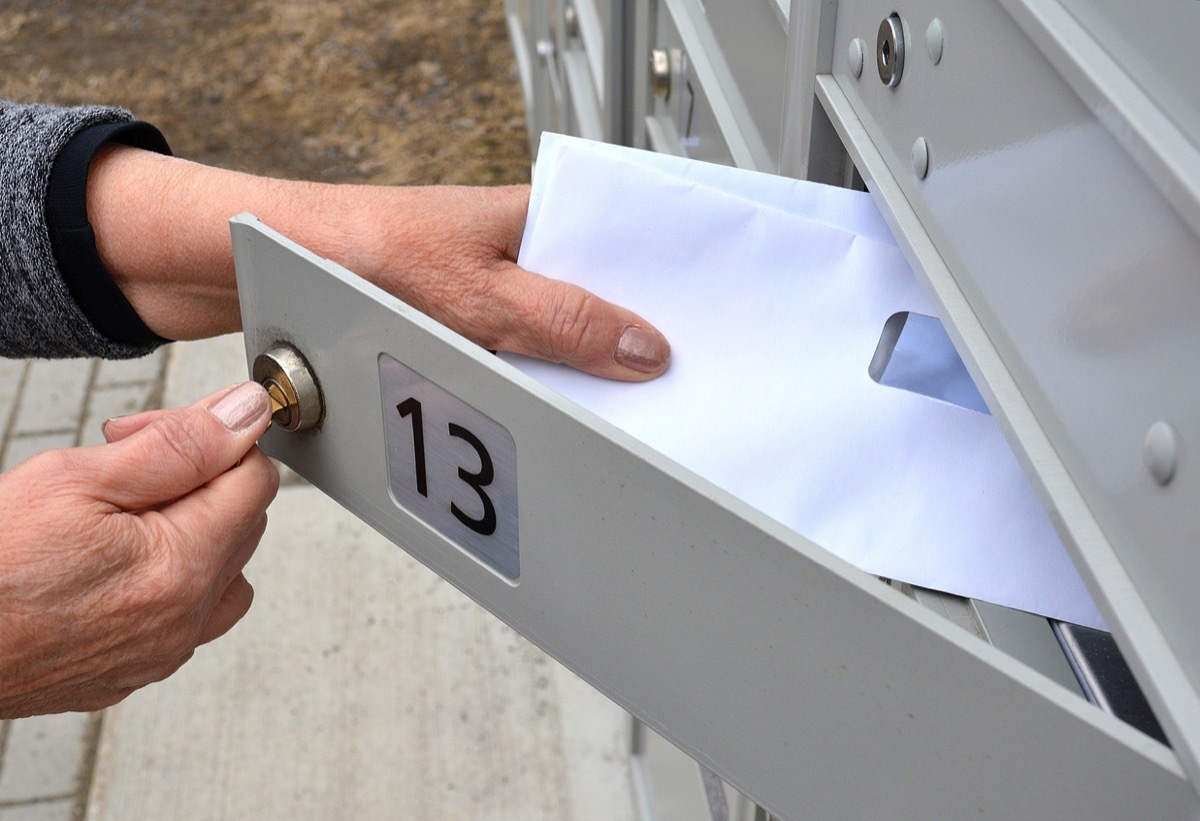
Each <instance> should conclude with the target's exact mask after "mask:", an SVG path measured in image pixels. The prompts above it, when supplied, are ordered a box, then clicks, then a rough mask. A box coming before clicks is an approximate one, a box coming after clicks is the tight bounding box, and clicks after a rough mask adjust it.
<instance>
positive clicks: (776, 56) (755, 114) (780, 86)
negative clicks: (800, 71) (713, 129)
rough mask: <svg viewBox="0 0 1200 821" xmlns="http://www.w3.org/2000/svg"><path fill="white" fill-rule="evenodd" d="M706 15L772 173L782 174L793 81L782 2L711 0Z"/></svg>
mask: <svg viewBox="0 0 1200 821" xmlns="http://www.w3.org/2000/svg"><path fill="white" fill-rule="evenodd" d="M702 8H703V13H704V16H705V18H706V19H707V22H708V26H709V28H711V29H712V32H713V37H714V38H715V40H716V42H717V46H718V47H719V48H720V51H721V57H722V58H723V59H724V60H725V62H726V64H727V65H728V66H729V73H730V74H731V75H732V77H733V81H734V84H735V85H736V86H737V89H738V92H739V93H740V94H741V95H742V98H743V99H744V100H745V102H746V109H747V110H748V111H749V112H750V116H751V118H752V120H753V123H754V127H755V130H757V131H758V134H759V136H760V137H761V139H762V141H763V143H764V144H765V145H766V149H767V153H768V154H769V155H770V158H771V167H770V168H769V169H767V170H771V171H778V170H779V158H780V150H781V144H782V141H783V101H784V93H785V90H784V86H785V83H786V79H787V71H786V68H787V26H786V23H785V21H784V20H783V19H782V18H781V16H780V12H779V6H778V5H777V4H776V0H753V2H750V0H706V2H704V4H703V6H702Z"/></svg>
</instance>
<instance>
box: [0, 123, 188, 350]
mask: <svg viewBox="0 0 1200 821" xmlns="http://www.w3.org/2000/svg"><path fill="white" fill-rule="evenodd" d="M135 122H136V121H135V120H134V118H133V116H132V115H131V114H130V113H129V112H127V111H124V110H122V109H117V108H107V107H101V106H80V107H71V108H58V107H53V106H45V105H23V104H16V103H10V102H6V101H0V355H3V356H9V357H29V356H40V357H69V356H103V357H108V358H127V357H134V356H141V355H144V354H146V353H149V352H150V351H151V350H153V349H154V348H155V347H156V346H157V345H158V344H161V343H162V342H163V341H165V340H162V339H159V338H158V337H155V336H154V335H153V334H152V333H150V332H149V331H148V330H147V329H146V328H145V326H144V325H142V324H141V322H140V320H139V319H138V318H137V316H136V314H134V313H133V309H132V308H131V307H130V306H129V304H128V302H127V301H125V300H124V297H123V296H122V295H121V294H120V292H119V290H118V289H117V288H116V286H115V285H114V284H113V283H112V281H111V278H110V277H109V276H108V273H107V271H105V270H104V269H103V266H102V264H101V263H100V262H99V256H98V255H97V254H96V253H95V245H94V242H93V240H92V235H91V229H90V226H88V225H87V222H86V208H85V205H84V199H83V198H84V193H85V189H86V167H87V159H88V158H90V154H88V155H87V156H86V157H84V158H83V159H82V161H80V160H79V159H78V155H79V152H78V151H76V152H75V153H76V155H77V161H76V163H75V165H76V166H81V169H80V170H79V171H78V173H75V174H74V175H75V176H77V177H79V179H74V180H67V181H66V182H65V183H64V182H62V181H61V180H62V178H63V177H64V176H67V172H65V171H63V170H62V169H61V166H60V169H59V171H58V172H55V167H56V163H58V162H59V159H60V155H62V154H63V152H64V149H67V147H68V146H69V145H71V144H72V141H73V140H75V138H76V137H79V136H80V135H82V134H84V133H85V132H88V131H89V130H92V129H96V128H98V127H102V126H106V125H107V124H112V125H113V126H115V127H117V128H118V129H119V128H120V125H119V124H122V123H135ZM109 130H112V129H109ZM93 133H94V132H93ZM155 133H157V132H155ZM160 139H161V135H160ZM76 144H77V143H76ZM164 145H165V143H164ZM94 147H98V144H97V145H96V146H94ZM94 147H93V148H92V150H94ZM56 173H57V177H58V179H59V180H60V181H59V182H57V183H56V184H55V185H56V189H57V190H58V191H59V195H58V200H59V201H60V204H61V202H62V201H68V207H66V208H65V209H64V208H61V207H60V208H59V209H58V210H60V211H64V210H65V211H70V212H71V213H77V214H78V215H79V217H78V218H79V219H80V220H81V221H82V223H83V226H82V227H83V229H84V232H83V233H84V234H85V236H84V237H83V238H81V237H80V236H79V232H78V231H76V230H74V228H73V229H72V232H73V233H71V234H70V237H69V239H70V242H66V243H64V241H63V240H62V235H63V232H62V231H61V230H58V229H56V228H55V226H54V224H53V223H54V221H55V209H52V208H48V205H47V197H48V196H49V192H50V186H51V179H52V176H53V175H55V174H56ZM64 191H65V192H66V193H65V194H64V193H63V192H64ZM72 200H73V201H72ZM81 249H82V253H80V251H81ZM89 250H90V254H91V259H90V260H86V261H85V262H86V264H84V265H83V266H82V267H77V268H76V269H75V270H74V271H73V272H72V271H70V270H69V269H70V268H71V266H72V265H74V264H75V259H74V257H78V256H83V257H87V256H88V253H87V252H88V251H89ZM56 253H57V256H56ZM63 257H67V258H65V259H64V258H63ZM88 278H91V280H93V281H92V282H90V283H89V282H88V281H87V280H88ZM98 280H103V281H98ZM96 293H99V294H100V295H101V296H103V297H104V299H100V300H96V299H93V298H92V295H93V294H96ZM114 301H115V302H117V303H123V304H122V305H118V306H117V307H118V308H120V311H118V312H117V314H116V315H117V317H118V319H116V320H114V319H112V318H111V317H110V316H108V315H107V314H108V313H110V312H109V307H108V306H109V305H111V304H112V303H113V302H114ZM94 302H102V303H105V305H104V307H100V308H97V307H95V306H94V305H91V304H90V303H94ZM125 326H135V327H134V330H133V331H132V332H130V333H125V332H124V330H123V329H124V328H125ZM100 327H104V328H105V329H106V331H107V332H105V331H102V330H101V329H100Z"/></svg>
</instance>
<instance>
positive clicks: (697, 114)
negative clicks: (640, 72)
mask: <svg viewBox="0 0 1200 821" xmlns="http://www.w3.org/2000/svg"><path fill="white" fill-rule="evenodd" d="M653 47H654V48H656V49H659V50H662V51H665V52H666V53H667V55H668V59H669V61H670V72H671V78H670V93H669V94H666V95H664V94H655V95H654V96H653V97H652V100H651V103H650V114H649V117H648V122H647V133H648V136H649V141H650V145H649V147H650V148H652V149H653V150H655V151H661V152H664V153H669V154H678V155H680V156H685V157H691V158H692V159H697V160H704V161H706V162H715V163H720V164H721V165H735V164H736V162H735V159H734V156H733V153H732V152H731V151H730V148H729V144H728V142H727V141H726V139H725V136H724V134H723V133H722V131H721V125H720V123H719V122H718V121H717V117H716V115H715V113H714V112H713V108H712V105H711V104H710V103H709V99H708V94H707V93H706V91H705V89H704V86H703V85H701V83H700V80H699V78H698V77H697V76H696V72H695V69H694V64H693V60H692V56H691V54H690V53H689V52H688V51H687V49H686V47H685V46H684V43H683V39H682V38H681V37H680V36H679V31H678V29H677V28H676V27H675V23H674V20H673V19H672V18H671V15H670V13H669V12H668V11H667V7H666V6H665V5H662V4H660V5H658V9H657V20H656V26H655V39H654V46H653Z"/></svg>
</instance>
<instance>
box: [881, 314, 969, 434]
mask: <svg viewBox="0 0 1200 821" xmlns="http://www.w3.org/2000/svg"><path fill="white" fill-rule="evenodd" d="M867 372H868V373H869V374H870V375H871V378H872V379H874V380H875V381H876V382H878V383H879V384H880V385H884V386H886V387H889V388H899V389H900V390H906V391H911V392H912V393H919V394H921V395H922V396H928V397H930V398H933V399H940V400H942V401H943V402H949V403H951V404H953V405H958V406H959V407H963V408H967V409H968V410H973V411H978V412H980V413H988V407H987V404H986V403H985V402H984V401H983V397H982V396H981V395H980V393H979V389H978V388H976V387H975V383H974V381H972V379H971V375H970V374H969V373H968V372H967V366H966V365H964V364H963V361H962V358H961V357H959V355H958V351H956V350H955V349H954V343H953V342H951V341H950V337H949V336H948V335H947V334H946V329H945V328H944V327H942V323H941V321H940V320H938V319H937V317H932V316H925V315H924V314H916V313H912V312H909V311H902V312H900V313H896V314H892V315H891V316H890V317H888V320H887V322H885V323H884V325H883V333H881V334H880V336H879V344H878V345H877V346H876V347H875V355H874V356H873V357H871V364H870V365H869V366H868V368H867Z"/></svg>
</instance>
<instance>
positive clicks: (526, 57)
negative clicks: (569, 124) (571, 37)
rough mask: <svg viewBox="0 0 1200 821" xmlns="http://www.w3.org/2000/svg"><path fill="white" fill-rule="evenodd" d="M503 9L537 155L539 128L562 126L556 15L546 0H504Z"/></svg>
mask: <svg viewBox="0 0 1200 821" xmlns="http://www.w3.org/2000/svg"><path fill="white" fill-rule="evenodd" d="M504 10H505V16H506V18H507V22H508V33H509V37H510V38H511V39H512V42H513V51H514V53H515V55H516V63H517V72H518V74H519V75H520V79H521V93H522V96H523V97H524V99H525V120H526V125H527V126H528V130H529V147H530V153H531V154H532V155H533V156H535V157H536V156H537V149H538V144H539V143H540V142H541V137H542V132H543V131H555V132H561V131H563V129H564V127H565V114H564V111H563V106H564V104H565V100H564V91H563V86H564V80H563V78H562V65H561V55H560V49H559V46H558V41H557V34H556V30H557V19H556V18H555V17H554V16H552V15H551V14H550V9H549V6H548V3H547V0H505V3H504Z"/></svg>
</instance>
